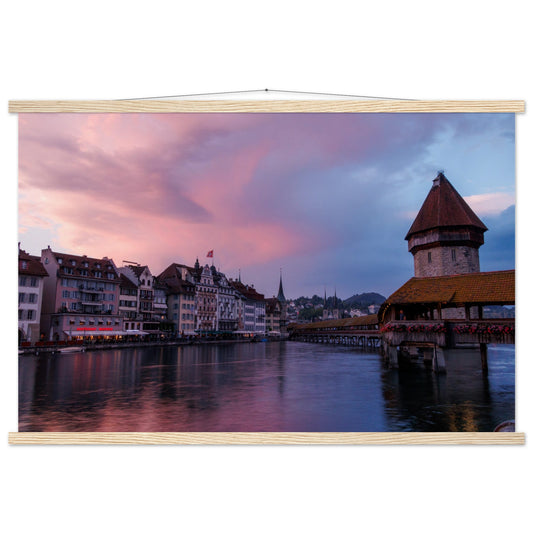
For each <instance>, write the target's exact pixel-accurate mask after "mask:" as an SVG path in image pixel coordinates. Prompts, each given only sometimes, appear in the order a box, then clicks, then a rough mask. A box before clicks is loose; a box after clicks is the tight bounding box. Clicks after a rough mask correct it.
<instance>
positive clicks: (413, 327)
mask: <svg viewBox="0 0 533 533" xmlns="http://www.w3.org/2000/svg"><path fill="white" fill-rule="evenodd" d="M381 333H382V334H383V337H384V339H385V340H386V342H387V343H388V344H391V345H395V346H399V345H400V344H402V343H406V342H413V343H432V344H436V345H438V346H445V345H446V325H445V324H444V322H442V321H433V320H424V321H406V320H397V321H391V322H387V323H386V324H385V325H383V326H382V328H381Z"/></svg>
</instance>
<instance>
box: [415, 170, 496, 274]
mask: <svg viewBox="0 0 533 533" xmlns="http://www.w3.org/2000/svg"><path fill="white" fill-rule="evenodd" d="M485 231H487V228H486V226H485V225H484V224H483V222H481V220H480V219H479V218H478V217H477V215H476V214H475V213H474V211H472V209H471V208H470V206H469V205H468V204H467V203H466V202H465V200H464V199H463V198H462V197H461V196H460V194H459V193H458V192H457V191H456V190H455V189H454V187H453V186H452V184H451V183H450V182H449V181H448V179H447V178H446V176H444V174H443V173H442V172H439V174H438V175H437V177H436V178H435V179H434V180H433V186H432V187H431V190H430V191H429V194H428V195H427V197H426V199H425V201H424V203H423V205H422V207H421V209H420V211H419V212H418V215H417V216H416V218H415V220H414V222H413V224H412V226H411V228H410V229H409V231H408V232H407V235H406V236H405V240H407V242H408V249H409V251H410V252H411V253H412V254H413V259H414V265H415V277H427V276H447V275H453V274H470V273H474V272H479V271H480V266H479V247H480V246H481V245H482V244H483V243H484V238H483V234H484V232H485Z"/></svg>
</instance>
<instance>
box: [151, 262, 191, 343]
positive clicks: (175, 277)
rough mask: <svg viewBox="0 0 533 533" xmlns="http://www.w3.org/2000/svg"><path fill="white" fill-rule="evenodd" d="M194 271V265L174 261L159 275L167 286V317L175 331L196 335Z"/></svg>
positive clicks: (178, 333) (176, 332) (179, 333)
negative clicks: (189, 265)
mask: <svg viewBox="0 0 533 533" xmlns="http://www.w3.org/2000/svg"><path fill="white" fill-rule="evenodd" d="M192 271H193V268H192V267H188V266H186V265H182V264H179V263H172V264H171V265H169V266H168V267H167V268H166V269H165V270H163V272H161V274H159V276H157V278H158V280H160V281H162V282H164V283H165V284H166V286H167V319H168V321H170V322H171V323H172V328H173V331H174V333H175V334H177V335H182V336H191V335H195V331H194V330H195V315H196V305H195V299H196V298H195V293H196V290H195V285H194V283H193V280H194V277H193V275H192Z"/></svg>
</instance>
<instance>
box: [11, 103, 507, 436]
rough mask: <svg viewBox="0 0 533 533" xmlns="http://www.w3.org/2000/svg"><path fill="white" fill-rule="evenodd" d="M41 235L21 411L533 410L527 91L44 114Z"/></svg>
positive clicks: (31, 142)
mask: <svg viewBox="0 0 533 533" xmlns="http://www.w3.org/2000/svg"><path fill="white" fill-rule="evenodd" d="M19 241H20V242H19V248H18V284H19V289H18V358H19V431H70V432H76V431H80V432H86V431H114V432H124V431H126V432H127V431H135V432H159V431H166V432H168V431H179V432H187V431H194V432H198V431H200V432H212V431H235V432H251V431H253V432H261V431H275V432H302V431H304V432H307V431H309V432H326V431H340V432H368V431H378V432H381V431H424V432H426V431H489V432H492V431H514V428H515V344H514V343H515V270H514V269H515V117H514V114H502V113H493V114H480V113H464V114H461V113H441V114H431V113H419V114H416V113H415V114H408V113H390V114H387V113H366V114H363V113H279V114H274V113H220V114H216V113H187V114H180V113H160V114H143V113H129V114H106V113H102V114H84V113H76V114H68V113H62V114H47V113H42V114H38V113H37V114H21V115H20V117H19Z"/></svg>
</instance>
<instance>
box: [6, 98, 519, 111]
mask: <svg viewBox="0 0 533 533" xmlns="http://www.w3.org/2000/svg"><path fill="white" fill-rule="evenodd" d="M524 111H525V102H524V101H523V100H491V101H489V100H255V101H254V100H12V101H10V102H9V112H10V113H523V112H524Z"/></svg>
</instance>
